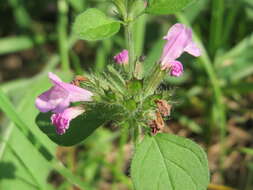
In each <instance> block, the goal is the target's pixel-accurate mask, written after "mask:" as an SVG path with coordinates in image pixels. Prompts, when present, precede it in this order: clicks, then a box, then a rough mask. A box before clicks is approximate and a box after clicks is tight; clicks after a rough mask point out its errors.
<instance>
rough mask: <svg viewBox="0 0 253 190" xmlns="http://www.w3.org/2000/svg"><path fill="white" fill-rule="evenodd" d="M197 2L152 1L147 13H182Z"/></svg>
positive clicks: (187, 0) (180, 0) (188, 0)
mask: <svg viewBox="0 0 253 190" xmlns="http://www.w3.org/2000/svg"><path fill="white" fill-rule="evenodd" d="M194 1H195V0H150V1H149V3H148V8H147V12H148V13H151V14H173V13H176V12H178V11H181V10H182V9H183V8H185V7H186V6H187V5H189V4H190V3H192V2H194Z"/></svg>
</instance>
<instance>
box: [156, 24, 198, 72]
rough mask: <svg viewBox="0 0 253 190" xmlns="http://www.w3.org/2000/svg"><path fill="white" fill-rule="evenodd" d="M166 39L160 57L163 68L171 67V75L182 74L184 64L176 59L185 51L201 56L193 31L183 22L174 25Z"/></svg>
mask: <svg viewBox="0 0 253 190" xmlns="http://www.w3.org/2000/svg"><path fill="white" fill-rule="evenodd" d="M164 39H165V40H167V43H166V44H165V46H164V49H163V53H162V56H161V59H160V63H161V66H162V69H163V70H164V69H170V75H172V76H180V75H181V74H182V72H183V66H182V64H181V63H180V62H179V61H176V59H177V58H179V57H180V56H181V55H182V53H183V52H187V53H189V54H191V55H193V56H195V57H197V56H200V54H201V52H200V49H199V48H198V47H197V45H196V44H195V43H194V42H193V41H192V31H191V29H190V28H187V27H186V26H185V25H183V24H179V23H178V24H175V25H173V26H172V27H171V28H170V29H169V31H168V33H167V35H166V36H164Z"/></svg>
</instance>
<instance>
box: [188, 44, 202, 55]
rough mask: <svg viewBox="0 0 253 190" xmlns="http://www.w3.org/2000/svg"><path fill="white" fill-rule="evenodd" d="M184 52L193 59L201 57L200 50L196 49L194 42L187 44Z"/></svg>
mask: <svg viewBox="0 0 253 190" xmlns="http://www.w3.org/2000/svg"><path fill="white" fill-rule="evenodd" d="M184 51H186V52H187V53H189V54H191V55H193V56H195V57H198V56H200V55H201V51H200V49H199V48H198V47H197V45H196V44H195V43H194V42H192V43H190V44H188V46H186V48H185V49H184Z"/></svg>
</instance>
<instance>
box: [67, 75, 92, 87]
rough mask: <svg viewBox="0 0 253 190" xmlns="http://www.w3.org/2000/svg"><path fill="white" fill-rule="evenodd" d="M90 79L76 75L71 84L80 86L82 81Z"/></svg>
mask: <svg viewBox="0 0 253 190" xmlns="http://www.w3.org/2000/svg"><path fill="white" fill-rule="evenodd" d="M88 80H89V79H88V78H86V77H84V76H81V75H77V76H75V78H74V80H72V81H71V84H73V85H75V86H80V83H81V82H85V81H88Z"/></svg>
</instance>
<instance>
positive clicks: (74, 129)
mask: <svg viewBox="0 0 253 190" xmlns="http://www.w3.org/2000/svg"><path fill="white" fill-rule="evenodd" d="M117 113H119V107H116V106H108V105H104V104H98V105H95V106H94V108H93V109H91V110H88V111H86V112H85V113H84V114H82V115H80V116H78V117H77V118H75V119H73V120H72V121H71V123H70V126H69V129H68V130H67V132H66V133H65V134H63V135H58V134H57V133H56V132H55V126H53V125H52V124H51V119H50V117H51V115H52V113H50V112H47V113H40V114H39V115H38V116H37V118H36V123H37V125H38V126H39V128H40V130H41V131H42V132H44V133H45V134H46V135H47V136H48V137H49V138H50V139H51V140H52V141H54V142H55V143H56V144H58V145H62V146H72V145H75V144H77V143H80V142H81V141H83V140H84V139H86V138H87V137H88V136H89V135H91V134H92V133H93V132H94V131H95V130H96V129H97V128H98V127H100V126H101V125H103V124H104V123H106V122H107V121H110V120H112V119H113V118H115V115H117Z"/></svg>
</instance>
